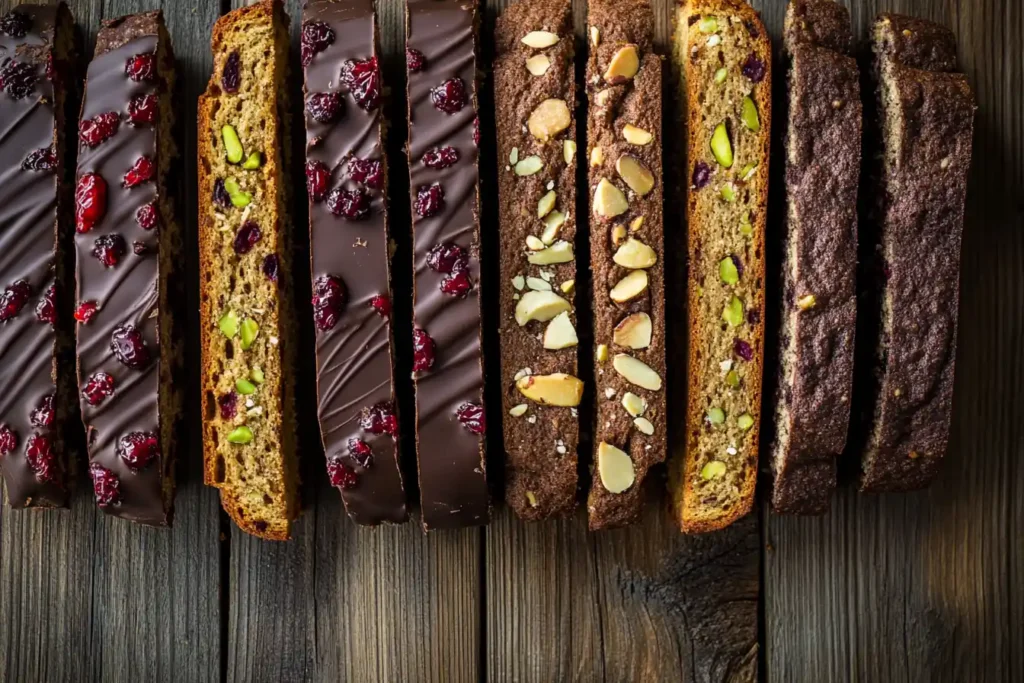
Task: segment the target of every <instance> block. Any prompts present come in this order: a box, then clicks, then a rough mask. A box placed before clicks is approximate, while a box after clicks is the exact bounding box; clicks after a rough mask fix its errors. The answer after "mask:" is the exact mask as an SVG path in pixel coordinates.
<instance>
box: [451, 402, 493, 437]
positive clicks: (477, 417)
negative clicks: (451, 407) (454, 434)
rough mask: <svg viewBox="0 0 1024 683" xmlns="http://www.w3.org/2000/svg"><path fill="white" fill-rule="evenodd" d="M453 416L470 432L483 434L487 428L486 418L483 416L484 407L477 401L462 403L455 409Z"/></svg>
mask: <svg viewBox="0 0 1024 683" xmlns="http://www.w3.org/2000/svg"><path fill="white" fill-rule="evenodd" d="M455 417H457V418H458V419H459V422H461V423H462V426H463V427H465V428H466V429H468V430H469V431H470V432H471V433H472V434H483V433H484V431H485V430H486V429H487V419H486V418H485V417H484V407H483V406H482V405H480V404H478V403H463V404H462V405H461V406H459V409H458V410H456V411H455Z"/></svg>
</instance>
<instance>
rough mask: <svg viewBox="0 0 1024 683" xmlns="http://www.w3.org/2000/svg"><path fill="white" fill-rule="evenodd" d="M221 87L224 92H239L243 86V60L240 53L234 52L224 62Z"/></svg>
mask: <svg viewBox="0 0 1024 683" xmlns="http://www.w3.org/2000/svg"><path fill="white" fill-rule="evenodd" d="M220 85H221V87H222V88H224V92H230V93H234V92H238V88H239V86H240V85H242V60H241V58H240V57H239V56H238V52H232V53H231V54H229V55H228V58H227V59H226V60H224V70H223V71H221V73H220Z"/></svg>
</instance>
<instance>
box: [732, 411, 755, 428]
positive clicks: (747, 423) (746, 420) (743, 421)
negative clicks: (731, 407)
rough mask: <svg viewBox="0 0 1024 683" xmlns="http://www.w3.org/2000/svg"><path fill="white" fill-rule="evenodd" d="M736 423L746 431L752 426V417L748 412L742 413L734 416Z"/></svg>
mask: <svg viewBox="0 0 1024 683" xmlns="http://www.w3.org/2000/svg"><path fill="white" fill-rule="evenodd" d="M736 424H737V425H738V426H739V428H740V429H742V430H743V431H747V430H748V429H750V428H751V427H753V426H754V418H752V417H751V416H750V413H743V414H742V415H740V416H739V417H737V418H736Z"/></svg>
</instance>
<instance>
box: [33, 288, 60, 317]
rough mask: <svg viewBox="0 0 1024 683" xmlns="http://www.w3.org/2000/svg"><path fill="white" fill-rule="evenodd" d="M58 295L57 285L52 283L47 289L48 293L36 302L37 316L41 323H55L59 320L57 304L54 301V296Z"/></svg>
mask: <svg viewBox="0 0 1024 683" xmlns="http://www.w3.org/2000/svg"><path fill="white" fill-rule="evenodd" d="M56 296H57V287H56V286H54V285H50V286H49V287H48V288H47V289H46V294H44V295H43V298H41V299H40V300H39V303H38V304H36V318H37V319H38V320H39V322H41V323H46V324H47V325H53V324H54V323H56V322H57V304H56V303H55V302H54V298H55V297H56Z"/></svg>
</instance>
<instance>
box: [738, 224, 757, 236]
mask: <svg viewBox="0 0 1024 683" xmlns="http://www.w3.org/2000/svg"><path fill="white" fill-rule="evenodd" d="M740 234H741V235H743V236H744V237H750V236H751V235H753V234H754V226H753V225H751V224H750V223H740Z"/></svg>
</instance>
